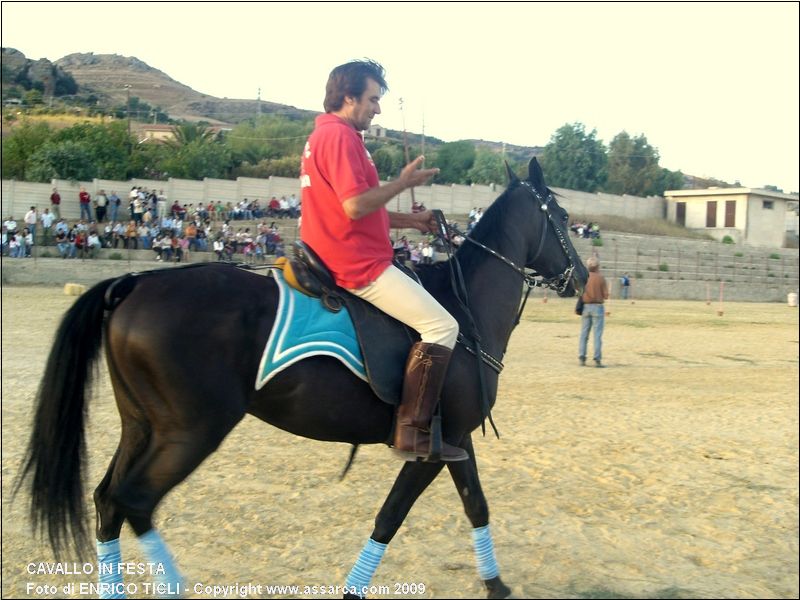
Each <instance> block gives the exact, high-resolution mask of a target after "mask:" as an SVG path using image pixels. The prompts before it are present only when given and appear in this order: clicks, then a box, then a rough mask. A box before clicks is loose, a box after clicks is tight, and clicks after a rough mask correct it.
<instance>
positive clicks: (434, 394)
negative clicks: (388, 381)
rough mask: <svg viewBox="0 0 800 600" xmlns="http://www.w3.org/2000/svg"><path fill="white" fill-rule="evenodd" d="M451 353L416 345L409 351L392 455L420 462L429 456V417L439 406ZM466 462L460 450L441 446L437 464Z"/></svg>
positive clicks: (466, 456) (438, 346)
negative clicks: (442, 462) (439, 461)
mask: <svg viewBox="0 0 800 600" xmlns="http://www.w3.org/2000/svg"><path fill="white" fill-rule="evenodd" d="M452 353H453V351H452V350H450V349H449V348H447V347H445V346H441V345H439V344H428V343H425V342H417V343H416V344H414V345H413V346H412V347H411V352H410V353H409V355H408V361H407V362H406V374H405V380H404V382H403V399H402V402H401V403H400V406H399V407H398V408H397V425H396V428H395V432H394V448H395V452H396V453H397V454H399V455H400V456H402V457H403V459H404V460H418V459H422V460H424V459H427V458H428V457H429V455H430V453H431V432H430V422H431V415H433V410H434V409H435V408H436V405H437V404H438V402H439V393H440V392H441V390H442V384H443V383H444V376H445V373H447V365H448V364H449V363H450V356H451V355H452ZM468 458H469V455H468V454H467V453H466V451H465V450H463V449H462V448H456V447H455V446H451V445H450V444H446V443H445V442H442V448H441V456H440V460H442V461H445V462H453V461H457V460H467V459H468Z"/></svg>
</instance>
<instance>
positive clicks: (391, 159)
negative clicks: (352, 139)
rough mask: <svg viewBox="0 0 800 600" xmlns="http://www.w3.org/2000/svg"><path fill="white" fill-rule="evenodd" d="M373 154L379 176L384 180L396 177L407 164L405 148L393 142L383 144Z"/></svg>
mask: <svg viewBox="0 0 800 600" xmlns="http://www.w3.org/2000/svg"><path fill="white" fill-rule="evenodd" d="M370 152H371V154H372V162H374V163H375V168H376V169H378V176H379V177H380V178H381V179H383V180H388V179H394V178H395V177H397V176H398V175H399V174H400V171H401V170H402V169H403V165H404V164H405V158H404V157H403V150H402V149H400V148H398V147H397V146H395V145H393V144H382V145H380V146H378V148H376V149H375V150H374V151H370Z"/></svg>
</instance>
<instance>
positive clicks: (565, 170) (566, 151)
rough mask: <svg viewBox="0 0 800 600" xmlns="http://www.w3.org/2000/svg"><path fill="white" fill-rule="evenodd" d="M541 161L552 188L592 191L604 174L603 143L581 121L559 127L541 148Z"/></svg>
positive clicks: (596, 188)
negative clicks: (588, 131) (542, 149)
mask: <svg viewBox="0 0 800 600" xmlns="http://www.w3.org/2000/svg"><path fill="white" fill-rule="evenodd" d="M541 164H542V170H543V171H544V176H545V179H546V180H547V183H548V184H549V185H551V186H553V187H562V188H567V189H571V190H579V191H583V192H595V191H597V190H598V189H599V188H600V187H602V186H603V184H604V183H605V181H606V177H607V170H606V169H607V157H606V149H605V146H604V145H603V142H602V141H600V140H598V139H597V132H596V131H595V130H594V129H592V131H591V133H589V134H587V133H586V130H585V126H584V125H583V123H573V124H571V125H570V124H565V125H562V126H561V127H559V128H558V129H557V130H556V132H555V133H554V134H553V136H552V137H551V138H550V142H549V143H548V144H547V146H545V148H544V152H543V154H542V157H541Z"/></svg>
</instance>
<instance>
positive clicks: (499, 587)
mask: <svg viewBox="0 0 800 600" xmlns="http://www.w3.org/2000/svg"><path fill="white" fill-rule="evenodd" d="M483 584H484V585H485V586H486V592H487V593H486V597H487V598H490V599H491V600H495V599H498V600H501V599H502V598H509V597H510V596H511V588H509V587H508V586H507V585H506V584H505V583H503V582H502V581H501V580H500V577H499V576H498V577H494V578H492V579H486V580H485V581H484V582H483Z"/></svg>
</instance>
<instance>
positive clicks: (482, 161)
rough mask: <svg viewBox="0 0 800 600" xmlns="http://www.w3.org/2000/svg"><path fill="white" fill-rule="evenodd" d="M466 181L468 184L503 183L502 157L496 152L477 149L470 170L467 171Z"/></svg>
mask: <svg viewBox="0 0 800 600" xmlns="http://www.w3.org/2000/svg"><path fill="white" fill-rule="evenodd" d="M467 180H468V181H469V182H470V183H482V184H489V183H503V182H504V181H505V180H506V166H505V164H503V157H502V156H501V155H499V154H498V153H497V152H492V151H491V150H487V149H485V148H481V149H479V150H478V151H477V152H476V154H475V162H474V163H473V164H472V168H471V169H470V170H469V171H467Z"/></svg>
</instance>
